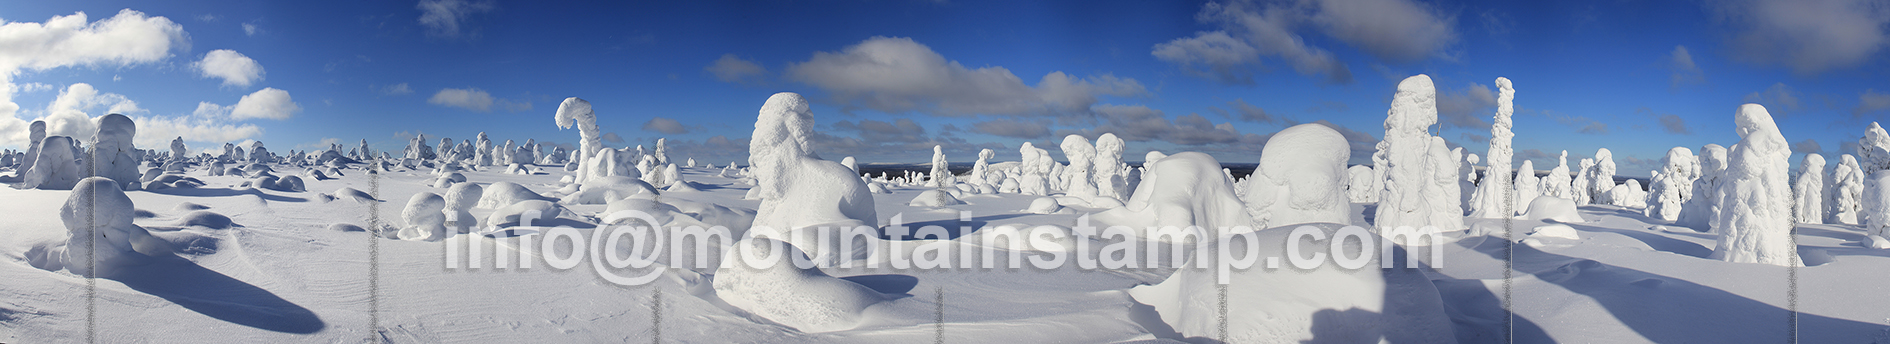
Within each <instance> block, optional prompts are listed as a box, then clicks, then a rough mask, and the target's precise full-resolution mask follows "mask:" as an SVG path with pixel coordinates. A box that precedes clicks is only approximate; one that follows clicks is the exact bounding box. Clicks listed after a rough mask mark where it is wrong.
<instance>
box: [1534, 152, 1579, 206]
mask: <svg viewBox="0 0 1890 344" xmlns="http://www.w3.org/2000/svg"><path fill="white" fill-rule="evenodd" d="M1574 182H1575V178H1574V177H1573V176H1571V175H1569V171H1568V151H1566V150H1564V151H1562V155H1561V156H1560V157H1557V158H1556V159H1555V168H1554V169H1550V170H1549V175H1546V176H1542V194H1543V195H1547V196H1553V197H1560V198H1563V199H1571V200H1572V199H1575V196H1574V195H1572V194H1574V193H1575V186H1574Z"/></svg>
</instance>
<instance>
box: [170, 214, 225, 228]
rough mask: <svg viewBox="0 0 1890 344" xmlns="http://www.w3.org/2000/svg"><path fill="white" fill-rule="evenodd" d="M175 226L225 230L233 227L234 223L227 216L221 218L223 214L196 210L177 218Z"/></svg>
mask: <svg viewBox="0 0 1890 344" xmlns="http://www.w3.org/2000/svg"><path fill="white" fill-rule="evenodd" d="M176 225H177V226H178V227H192V226H195V227H204V228H210V229H226V228H230V227H232V226H235V225H236V222H235V221H231V220H230V217H229V216H223V214H218V213H214V212H209V211H203V210H198V211H192V212H189V213H186V214H184V216H179V217H178V218H177V222H176Z"/></svg>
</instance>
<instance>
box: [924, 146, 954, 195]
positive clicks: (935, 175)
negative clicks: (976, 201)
mask: <svg viewBox="0 0 1890 344" xmlns="http://www.w3.org/2000/svg"><path fill="white" fill-rule="evenodd" d="M927 178H929V179H926V181H925V186H926V187H931V188H947V187H951V186H952V185H955V184H957V183H958V181H957V179H958V178H954V176H952V169H951V163H950V162H946V161H945V146H943V145H933V146H932V173H931V174H930V175H929V176H927Z"/></svg>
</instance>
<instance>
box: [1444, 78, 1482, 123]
mask: <svg viewBox="0 0 1890 344" xmlns="http://www.w3.org/2000/svg"><path fill="white" fill-rule="evenodd" d="M1495 109H1496V92H1495V91H1491V90H1490V87H1489V86H1484V85H1483V84H1478V83H1470V85H1469V86H1465V87H1464V88H1463V89H1461V90H1450V89H1445V90H1441V91H1439V92H1438V93H1437V116H1438V120H1439V122H1441V123H1443V124H1444V125H1446V126H1451V127H1457V128H1466V129H1478V128H1489V127H1490V122H1489V121H1485V120H1483V118H1484V117H1490V116H1495V115H1493V114H1494V113H1495Z"/></svg>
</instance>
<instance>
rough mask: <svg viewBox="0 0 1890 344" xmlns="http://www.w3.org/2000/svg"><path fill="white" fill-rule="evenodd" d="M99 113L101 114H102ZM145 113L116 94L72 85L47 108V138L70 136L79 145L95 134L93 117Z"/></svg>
mask: <svg viewBox="0 0 1890 344" xmlns="http://www.w3.org/2000/svg"><path fill="white" fill-rule="evenodd" d="M101 111H102V112H101ZM145 112H146V111H145V110H144V109H143V108H139V107H138V102H135V101H132V100H131V99H130V98H126V97H125V96H124V95H120V94H116V93H102V92H99V91H98V89H97V88H93V87H92V85H90V84H85V83H75V84H72V85H69V86H66V89H65V90H61V91H59V96H58V97H55V98H53V101H52V102H51V103H48V104H47V105H46V116H45V117H42V118H40V120H43V121H46V135H49V136H53V135H56V136H70V137H72V138H74V139H77V140H80V141H88V140H91V138H92V135H93V134H96V133H98V125H97V124H96V123H93V122H92V119H93V117H94V116H93V114H98V115H104V114H112V113H116V114H124V115H136V114H142V113H145Z"/></svg>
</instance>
